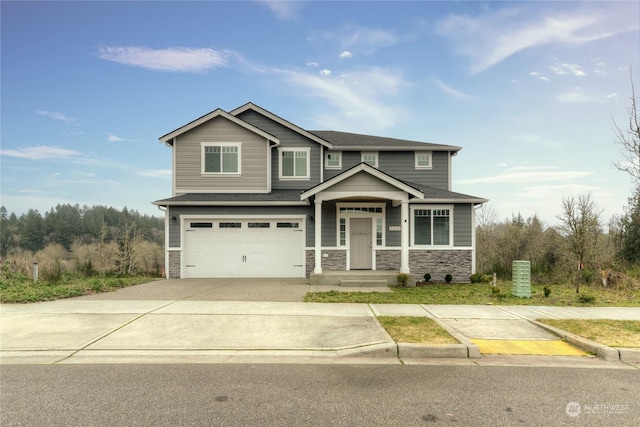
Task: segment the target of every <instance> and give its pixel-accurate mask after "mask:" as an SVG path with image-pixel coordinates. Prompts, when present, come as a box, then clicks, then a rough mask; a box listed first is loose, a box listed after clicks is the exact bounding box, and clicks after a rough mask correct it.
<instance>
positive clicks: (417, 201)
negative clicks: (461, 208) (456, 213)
mask: <svg viewBox="0 0 640 427" xmlns="http://www.w3.org/2000/svg"><path fill="white" fill-rule="evenodd" d="M488 201H489V199H480V198H477V199H476V198H473V199H471V198H469V199H429V198H427V199H411V200H410V201H409V203H411V204H412V205H413V204H416V205H420V204H433V203H440V204H442V203H445V204H450V203H460V204H467V203H474V204H478V205H480V204H482V203H487V202H488Z"/></svg>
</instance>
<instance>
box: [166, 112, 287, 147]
mask: <svg viewBox="0 0 640 427" xmlns="http://www.w3.org/2000/svg"><path fill="white" fill-rule="evenodd" d="M216 117H224V118H225V119H227V120H230V121H232V122H233V123H235V124H237V125H239V126H242V127H243V128H245V129H248V130H250V131H251V132H253V133H256V134H258V135H260V136H262V137H263V138H266V139H268V140H269V141H273V142H275V143H276V145H280V140H279V139H278V138H276V137H275V136H273V135H271V134H270V133H267V132H265V131H263V130H262V129H260V128H257V127H255V126H253V125H252V124H250V123H247V122H245V121H244V120H241V119H239V118H237V117H235V116H233V115H231V114H229V113H227V112H226V111H224V110H222V109H220V108H218V109H216V110H213V111H212V112H210V113H208V114H205V115H204V116H202V117H199V118H197V119H195V120H194V121H192V122H189V123H187V124H186V125H184V126H181V127H179V128H178V129H176V130H174V131H172V132H169V133H168V134H166V135H163V136H161V137H160V138H159V139H160V142H164V143H167V144H170V145H173V138H175V137H177V136H179V135H182V134H183V133H185V132H188V131H190V130H191V129H193V128H195V127H196V126H200V125H201V124H203V123H206V122H208V121H209V120H211V119H214V118H216Z"/></svg>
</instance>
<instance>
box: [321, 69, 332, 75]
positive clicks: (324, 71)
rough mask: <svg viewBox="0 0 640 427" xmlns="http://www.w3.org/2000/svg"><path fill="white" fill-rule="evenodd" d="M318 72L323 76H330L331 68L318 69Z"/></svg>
mask: <svg viewBox="0 0 640 427" xmlns="http://www.w3.org/2000/svg"><path fill="white" fill-rule="evenodd" d="M318 74H320V75H321V76H329V75H331V70H327V69H324V70H320V71H318Z"/></svg>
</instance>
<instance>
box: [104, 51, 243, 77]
mask: <svg viewBox="0 0 640 427" xmlns="http://www.w3.org/2000/svg"><path fill="white" fill-rule="evenodd" d="M232 55H233V53H232V52H231V51H217V50H214V49H210V48H189V47H170V48H165V49H152V48H148V47H138V46H104V47H101V48H100V52H99V56H100V58H102V59H105V60H107V61H113V62H117V63H119V64H124V65H130V66H132V67H140V68H144V69H147V70H152V71H171V72H184V73H201V72H204V71H207V70H211V69H214V68H219V67H225V66H227V64H228V62H227V58H228V57H229V56H232Z"/></svg>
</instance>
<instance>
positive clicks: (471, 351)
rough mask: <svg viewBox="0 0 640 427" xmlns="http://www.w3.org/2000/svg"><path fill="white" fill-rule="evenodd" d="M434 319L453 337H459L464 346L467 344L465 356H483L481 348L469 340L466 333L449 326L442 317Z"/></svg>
mask: <svg viewBox="0 0 640 427" xmlns="http://www.w3.org/2000/svg"><path fill="white" fill-rule="evenodd" d="M432 320H433V321H434V322H436V323H437V324H438V325H439V326H440V327H441V328H442V329H444V330H445V331H447V332H448V333H449V335H451V336H452V337H454V338H455V339H457V340H458V341H459V342H460V343H461V344H462V345H463V346H465V347H466V348H467V355H466V356H465V357H468V358H470V359H479V358H480V357H481V356H480V348H478V346H477V345H475V344H474V343H472V342H471V341H470V340H469V338H467V337H465V336H464V335H462V334H460V333H459V332H458V331H456V330H454V329H451V328H450V327H449V326H447V325H445V324H444V323H442V322H441V321H440V319H438V318H433V319H432Z"/></svg>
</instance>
